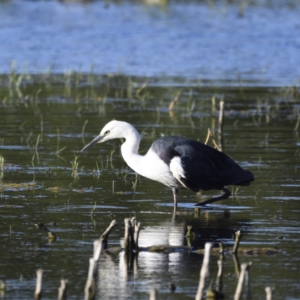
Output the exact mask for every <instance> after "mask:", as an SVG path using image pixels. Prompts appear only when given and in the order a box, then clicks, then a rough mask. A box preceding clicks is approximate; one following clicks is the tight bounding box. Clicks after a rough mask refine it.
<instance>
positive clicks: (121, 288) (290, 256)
mask: <svg viewBox="0 0 300 300" xmlns="http://www.w3.org/2000/svg"><path fill="white" fill-rule="evenodd" d="M94 79H95V81H96V82H102V83H103V84H97V85H92V84H91V83H90V82H89V81H85V83H84V82H82V83H81V84H78V85H76V86H75V84H74V85H68V84H66V85H62V84H59V83H57V84H53V83H51V82H48V83H47V82H44V83H33V84H27V85H24V86H21V87H20V91H21V93H22V95H23V97H22V98H18V96H17V95H18V92H17V88H15V87H12V88H10V89H9V88H3V89H2V94H1V99H2V100H1V104H0V155H1V156H2V157H4V159H5V165H4V172H1V173H0V174H1V179H0V191H1V194H0V195H1V197H0V201H1V202H0V211H1V214H0V218H1V223H0V238H1V246H0V253H1V260H0V264H1V267H0V279H2V280H5V281H6V285H7V291H6V293H5V294H4V295H2V297H3V298H4V299H28V298H32V295H33V291H34V286H35V271H36V269H37V268H39V267H42V268H43V269H44V282H43V298H44V299H53V298H55V297H57V296H56V294H57V288H58V286H59V280H60V279H61V278H62V277H65V278H68V279H69V282H70V284H69V296H68V298H69V299H81V298H82V297H83V289H84V284H85V280H86V276H87V270H88V259H89V257H91V255H92V242H93V240H94V239H96V238H98V237H99V235H100V234H101V233H102V232H103V231H104V229H105V228H106V227H107V226H108V224H109V223H110V221H111V220H112V219H116V220H117V221H118V226H117V227H116V228H115V229H114V230H113V232H112V234H111V236H110V238H109V245H110V246H116V245H120V243H121V239H122V236H123V230H124V226H123V220H124V218H126V217H132V216H136V217H137V219H138V220H139V221H140V222H141V223H142V227H143V229H142V231H141V237H140V246H149V245H157V244H168V245H172V246H182V245H187V239H186V238H185V236H184V235H185V233H186V230H187V226H188V225H192V226H193V228H195V230H196V231H197V232H198V233H199V237H198V238H196V239H195V240H193V241H192V246H193V247H194V248H202V247H203V245H204V243H205V242H206V241H212V242H215V243H218V242H220V241H222V242H223V243H225V244H227V245H229V246H230V245H232V244H233V234H234V232H235V231H236V230H239V229H240V230H242V232H243V238H242V243H241V244H242V246H244V247H278V248H280V249H282V250H283V251H284V252H285V254H280V255H270V256H266V255H260V256H257V255H256V256H250V257H246V256H239V261H240V263H243V262H248V261H252V275H251V276H252V293H253V299H260V298H264V297H265V296H264V293H265V292H264V288H265V286H274V287H275V290H274V299H297V298H298V296H299V294H300V286H299V267H298V266H299V247H298V245H299V238H300V236H299V225H300V224H299V217H298V216H299V211H300V206H299V199H300V194H299V186H300V180H299V174H298V173H299V145H300V142H299V136H298V132H299V128H298V127H297V120H299V93H298V91H297V90H295V89H282V88H251V87H239V88H224V87H205V86H199V87H195V86H193V85H190V86H189V85H185V84H184V83H182V84H181V85H180V86H178V87H176V86H175V87H174V85H169V86H168V85H167V84H164V85H160V84H157V83H153V84H152V83H151V82H149V83H147V84H144V85H143V82H144V79H140V81H138V80H136V81H135V80H134V79H131V80H128V81H127V83H126V84H125V82H124V80H123V81H122V80H121V78H114V79H111V80H108V79H107V78H100V77H97V76H95V78H94ZM3 82H4V81H3ZM176 97H177V98H176ZM212 97H215V99H216V103H217V104H218V101H219V100H220V99H221V98H223V99H224V101H225V126H224V133H223V139H224V143H223V150H224V152H226V153H227V154H228V155H229V156H231V157H232V158H233V159H234V160H236V161H237V162H238V163H239V164H241V165H242V166H243V167H244V168H246V169H248V170H250V171H251V172H253V174H254V175H255V178H256V180H255V182H254V183H253V184H252V185H251V186H249V187H240V188H239V189H238V190H236V188H235V187H233V188H232V192H233V196H232V197H231V198H230V199H228V200H224V201H222V202H219V203H215V204H213V205H210V206H208V207H207V208H205V209H201V211H200V214H199V215H197V214H195V212H194V206H193V205H194V204H195V203H197V202H199V200H201V199H207V198H208V197H210V196H213V195H216V194H217V193H218V192H217V191H210V192H203V193H202V195H195V194H193V193H191V192H189V191H181V192H180V195H179V197H180V198H179V213H178V215H177V216H176V218H175V219H174V218H172V210H173V208H172V205H173V203H172V202H173V200H172V193H171V191H170V189H169V188H167V187H164V186H162V185H161V184H159V183H156V182H153V181H150V180H147V179H145V178H139V177H138V179H137V185H136V187H135V188H134V185H133V183H135V181H136V175H135V174H134V172H133V171H131V170H130V169H128V168H127V166H126V164H125V163H124V161H123V160H122V158H121V155H120V150H119V148H120V145H121V141H119V140H116V141H110V142H107V143H106V144H103V145H96V146H94V147H92V148H91V149H89V151H87V152H84V153H83V154H81V155H80V156H79V157H78V158H77V162H78V167H77V169H76V170H74V167H72V164H73V165H74V163H73V162H74V159H75V158H76V157H77V156H78V155H79V153H78V151H79V150H80V149H81V148H82V147H83V145H84V144H86V143H87V142H89V141H90V140H91V139H92V138H94V137H95V136H96V135H97V134H98V133H99V131H100V129H101V127H102V126H103V125H104V124H106V123H107V122H108V121H110V120H111V119H113V118H115V119H120V120H125V121H128V122H130V123H132V124H134V125H135V126H136V128H137V129H138V130H139V131H140V132H142V134H143V140H142V143H141V147H140V152H141V153H145V152H146V151H147V149H148V147H149V146H150V145H151V143H152V142H153V140H155V139H157V138H159V137H160V136H162V135H167V134H177V135H182V136H187V137H190V138H193V139H196V140H199V141H202V142H203V141H205V139H206V135H207V130H208V128H210V129H211V130H212V131H213V133H214V135H215V139H216V141H218V134H217V129H218V122H217V116H218V106H217V110H216V111H215V112H214V113H213V115H212V101H211V99H212ZM175 98H176V99H177V102H176V103H175V105H174V109H173V110H171V111H170V110H169V105H170V103H171V102H172V101H174V99H175ZM295 128H296V130H295ZM209 144H210V145H212V141H209ZM230 189H231V187H230ZM199 197H200V198H199ZM92 210H94V216H93V217H92V216H91V212H92ZM36 223H44V224H45V225H46V226H47V227H48V228H49V229H50V230H52V231H53V232H54V233H55V234H56V235H57V240H56V241H49V240H48V238H47V235H46V234H45V233H44V232H42V231H39V230H38V229H37V228H36V227H35V226H34V224H36ZM202 258H203V257H202V255H201V254H196V253H193V252H189V251H177V252H171V253H149V252H141V253H140V254H139V255H138V261H137V262H136V264H135V267H133V268H132V269H130V267H129V266H128V265H127V264H126V262H124V254H123V252H121V253H112V254H103V256H102V257H101V262H100V268H99V281H98V284H97V299H100V298H101V299H102V298H107V299H108V298H114V299H145V298H147V297H148V292H149V289H150V288H151V287H156V288H157V289H158V290H159V293H160V294H162V297H163V298H164V299H191V298H194V296H195V294H196V291H197V286H198V280H199V271H200V267H201V263H202ZM218 259H219V258H218V257H217V256H213V257H212V260H211V275H210V279H209V281H212V282H213V285H214V279H215V278H216V275H217V260H218ZM229 273H230V274H231V276H229V275H228V274H229ZM169 283H174V284H175V285H176V287H177V288H176V291H175V292H171V291H170V289H169ZM236 284H237V277H236V275H235V267H234V262H233V259H232V257H231V256H230V255H229V256H226V259H225V260H224V277H223V293H224V294H225V295H226V297H227V298H231V297H232V295H233V294H234V292H235V287H236ZM208 286H209V282H208V283H207V285H206V288H207V287H208Z"/></svg>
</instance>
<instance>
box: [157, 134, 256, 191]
mask: <svg viewBox="0 0 300 300" xmlns="http://www.w3.org/2000/svg"><path fill="white" fill-rule="evenodd" d="M152 149H153V150H154V151H155V152H157V154H158V155H159V157H160V158H161V159H162V160H163V161H165V162H166V163H167V164H168V165H169V164H170V161H171V160H172V158H173V157H175V156H178V157H180V159H181V165H182V168H183V170H184V171H185V178H181V181H182V182H183V183H184V184H185V186H186V187H188V188H189V189H191V190H192V191H195V192H197V191H199V190H210V189H222V188H223V187H224V186H226V185H249V184H250V182H251V181H253V180H254V176H253V174H252V173H251V172H249V171H246V170H243V169H242V168H241V167H240V166H239V165H238V164H237V163H235V162H234V161H233V160H232V159H231V158H230V157H228V156H227V155H226V154H224V153H223V152H220V151H218V150H216V149H214V148H211V147H209V146H207V145H205V144H202V143H200V142H197V141H194V140H190V139H185V138H182V137H176V136H168V137H163V138H161V139H158V140H157V141H155V142H154V143H153V144H152Z"/></svg>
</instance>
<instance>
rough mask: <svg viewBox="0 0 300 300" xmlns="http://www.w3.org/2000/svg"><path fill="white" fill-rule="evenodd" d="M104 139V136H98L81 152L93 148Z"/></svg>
mask: <svg viewBox="0 0 300 300" xmlns="http://www.w3.org/2000/svg"><path fill="white" fill-rule="evenodd" d="M103 138H104V136H102V135H98V136H96V137H95V138H94V139H93V140H92V141H91V142H89V143H88V144H87V145H85V146H84V147H83V148H82V149H81V151H80V152H83V151H84V150H85V149H88V148H90V147H91V146H93V145H95V144H97V143H99V142H100V141H101V140H102V139H103Z"/></svg>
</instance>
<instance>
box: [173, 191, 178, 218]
mask: <svg viewBox="0 0 300 300" xmlns="http://www.w3.org/2000/svg"><path fill="white" fill-rule="evenodd" d="M172 192H173V197H174V213H176V210H177V195H178V189H176V188H172Z"/></svg>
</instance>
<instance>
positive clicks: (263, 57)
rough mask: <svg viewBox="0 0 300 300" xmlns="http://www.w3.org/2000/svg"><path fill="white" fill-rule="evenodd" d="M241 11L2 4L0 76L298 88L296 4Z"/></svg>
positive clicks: (254, 5)
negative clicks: (169, 79) (172, 79)
mask: <svg viewBox="0 0 300 300" xmlns="http://www.w3.org/2000/svg"><path fill="white" fill-rule="evenodd" d="M215 2H216V3H215ZM245 2H248V1H245ZM209 4H210V5H209ZM242 11H243V13H239V12H241V9H240V8H239V6H238V5H236V4H232V3H231V4H228V3H227V1H203V2H202V1H199V2H198V1H189V3H186V2H183V1H170V3H169V4H168V5H167V6H151V5H145V4H143V3H142V2H140V3H132V2H127V1H124V2H123V1H120V2H119V1H118V2H116V3H110V2H109V1H106V2H105V3H103V2H101V1H100V2H99V1H93V2H91V3H88V1H86V3H85V5H82V4H74V3H73V4H72V3H68V2H64V1H61V2H60V1H21V0H11V1H1V2H0V28H1V31H0V43H1V45H2V46H1V48H0V66H1V67H0V73H8V72H9V70H10V63H11V62H15V63H17V66H15V68H17V69H18V70H19V71H21V72H24V70H27V71H29V72H31V73H41V72H45V71H47V70H49V69H50V70H51V71H52V72H59V73H62V72H66V71H67V70H69V69H72V70H77V71H78V70H79V71H83V72H89V71H90V70H91V69H93V70H94V71H95V72H96V73H98V74H110V73H121V74H126V75H134V76H156V77H157V76H162V75H163V76H180V77H183V78H192V79H195V78H197V79H201V80H214V81H219V82H222V81H228V80H234V81H250V82H251V83H252V84H253V85H279V86H283V85H293V84H299V79H300V72H299V68H297V67H296V66H298V65H300V58H299V57H300V56H299V45H300V40H299V28H300V21H299V3H298V2H297V1H278V0H277V1H275V0H273V1H251V3H250V1H249V3H248V4H247V5H246V6H245V9H244V10H243V9H242Z"/></svg>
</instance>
